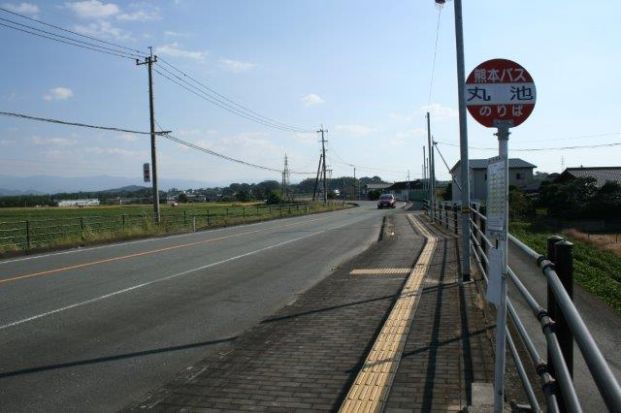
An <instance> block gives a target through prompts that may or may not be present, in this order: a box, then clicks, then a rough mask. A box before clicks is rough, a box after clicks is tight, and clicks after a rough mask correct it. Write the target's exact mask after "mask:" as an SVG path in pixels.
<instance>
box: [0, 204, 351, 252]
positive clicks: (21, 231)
mask: <svg viewBox="0 0 621 413" xmlns="http://www.w3.org/2000/svg"><path fill="white" fill-rule="evenodd" d="M341 204H344V202H343V203H341V202H338V204H337V203H335V202H331V203H329V205H328V209H333V208H336V207H337V205H339V206H340V205H341ZM324 209H326V208H325V207H324V206H323V205H321V204H318V203H304V204H300V203H296V204H274V205H265V204H258V205H253V206H243V207H239V206H238V207H216V208H212V209H206V210H205V211H204V212H203V211H191V210H183V211H179V212H176V213H169V214H163V215H162V216H161V219H160V223H159V224H156V223H154V221H153V216H152V215H151V214H146V213H145V214H120V215H97V216H95V215H83V216H74V217H71V216H65V217H58V218H43V219H27V220H6V221H2V220H1V218H0V255H1V254H2V253H5V252H11V251H24V252H30V251H32V250H37V249H43V248H49V247H55V246H71V245H78V244H81V243H83V242H84V241H86V240H89V239H98V238H106V237H107V238H111V239H113V238H115V237H123V236H131V235H140V234H145V235H147V234H150V233H169V232H182V231H197V230H200V229H206V228H210V227H221V226H227V225H235V224H241V223H250V222H257V221H261V220H264V219H272V218H278V217H288V216H295V215H303V214H308V213H313V212H317V211H320V210H324ZM55 212H56V211H55Z"/></svg>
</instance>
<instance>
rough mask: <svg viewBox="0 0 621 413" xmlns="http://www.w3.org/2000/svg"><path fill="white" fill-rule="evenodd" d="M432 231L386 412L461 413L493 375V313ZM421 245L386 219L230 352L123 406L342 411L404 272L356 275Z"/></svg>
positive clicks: (399, 220) (401, 221) (399, 216)
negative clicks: (346, 258) (371, 240)
mask: <svg viewBox="0 0 621 413" xmlns="http://www.w3.org/2000/svg"><path fill="white" fill-rule="evenodd" d="M428 229H429V231H431V232H433V233H434V234H435V235H436V236H437V237H438V241H439V243H438V248H437V249H436V252H435V254H434V256H433V260H432V263H431V264H432V265H431V268H430V270H429V274H428V275H427V277H426V284H425V287H424V290H423V293H422V296H421V300H420V302H419V304H418V308H417V310H416V313H415V316H414V321H413V323H412V328H411V330H410V335H409V337H408V340H407V342H406V345H405V350H404V353H403V356H402V359H401V362H400V366H399V369H398V371H397V374H396V376H395V379H394V382H393V387H392V389H391V393H390V396H389V399H388V402H387V405H386V411H391V412H406V411H408V412H409V411H446V410H461V409H462V408H464V407H465V406H466V405H467V403H468V402H469V401H470V394H469V391H470V384H471V383H472V382H473V381H484V382H491V381H492V377H493V351H492V341H491V340H490V337H491V336H492V334H493V325H491V326H490V324H489V322H490V320H492V322H493V318H490V315H489V314H487V313H486V311H484V308H485V306H484V302H483V301H482V300H481V298H480V295H479V293H478V288H477V284H476V283H468V284H465V285H464V286H460V285H459V284H458V283H457V275H458V256H457V250H456V243H455V239H454V238H453V236H451V235H444V234H443V233H442V232H440V231H437V230H434V229H433V228H432V227H430V226H428ZM423 245H424V239H423V238H422V237H421V236H420V235H418V234H417V233H415V231H414V230H413V229H412V227H411V226H410V224H409V222H408V221H407V218H406V216H405V214H403V213H396V214H394V215H388V216H387V217H386V221H385V225H384V228H383V236H382V239H381V241H380V242H378V243H377V244H375V245H374V246H372V247H371V248H370V249H369V250H367V251H366V252H364V253H362V254H361V255H359V256H358V257H356V258H354V259H353V260H351V261H350V262H348V263H347V264H344V265H342V266H341V267H339V268H338V269H337V270H336V271H335V272H334V273H333V274H332V275H330V276H329V277H327V278H326V279H324V280H323V281H321V282H320V283H318V284H317V285H316V286H315V287H313V288H311V289H310V290H308V291H307V292H306V293H304V294H302V295H301V296H300V297H299V299H298V300H297V301H296V302H295V303H294V304H292V305H290V306H287V307H285V308H283V309H282V310H280V311H279V312H277V313H276V314H275V315H274V316H272V317H271V318H269V319H267V320H264V321H263V322H262V323H261V324H260V325H258V326H256V327H255V328H253V329H251V330H249V331H248V332H246V333H244V334H243V335H242V336H241V337H240V338H239V339H238V340H236V341H235V342H233V343H232V344H231V345H230V349H229V350H228V351H227V352H225V353H221V354H220V355H219V356H214V357H211V358H207V359H205V360H203V361H202V362H200V363H199V364H197V365H195V366H193V367H192V369H191V370H190V371H191V373H190V374H187V373H186V374H183V375H180V376H179V377H178V378H177V379H176V380H174V381H173V382H171V383H169V384H168V385H166V386H164V387H162V388H160V389H158V390H156V391H154V392H153V393H151V394H150V395H148V396H147V397H146V398H145V399H144V400H143V401H142V402H140V403H136V404H134V405H133V406H130V407H128V409H127V410H134V411H135V410H146V409H150V410H154V411H184V412H192V411H196V412H198V411H200V412H220V411H222V412H225V411H227V412H228V411H270V412H290V411H296V412H297V411H300V412H303V411H313V412H317V411H335V410H338V408H339V407H340V405H341V403H342V401H343V399H344V397H345V395H346V394H347V392H348V390H349V388H350V386H351V384H352V382H353V380H354V379H355V377H356V375H357V373H358V371H359V370H360V368H361V366H362V364H363V362H364V360H365V358H366V356H367V353H368V352H369V350H370V348H371V347H372V346H373V343H374V341H375V338H376V336H377V334H378V332H379V330H380V329H381V327H382V325H383V322H384V320H385V319H386V317H387V315H388V313H389V312H390V310H391V308H392V305H393V304H394V301H395V299H396V297H397V296H398V294H399V292H400V290H401V288H402V286H403V282H404V280H405V278H406V276H407V274H390V275H386V274H383V275H351V274H350V272H351V271H352V270H353V269H365V268H367V269H368V268H387V267H393V268H404V267H407V268H411V267H412V266H413V264H414V263H415V262H416V259H417V257H418V255H419V253H420V251H421V249H422V247H423ZM509 368H510V367H509ZM508 394H509V395H510V396H511V392H510V391H508Z"/></svg>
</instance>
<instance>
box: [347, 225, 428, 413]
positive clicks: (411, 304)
mask: <svg viewBox="0 0 621 413" xmlns="http://www.w3.org/2000/svg"><path fill="white" fill-rule="evenodd" d="M408 219H409V220H410V222H411V223H412V225H414V227H415V228H416V230H417V231H418V232H420V234H421V235H423V236H424V237H426V238H427V243H426V244H425V247H424V248H423V251H422V252H421V254H420V257H419V258H418V261H417V262H416V265H415V266H414V269H413V270H412V271H411V272H410V275H409V276H408V279H407V281H406V282H405V286H404V287H403V289H402V290H401V293H400V294H399V298H398V299H397V302H396V303H395V305H394V306H393V309H392V311H391V312H390V314H389V315H388V319H387V320H386V322H385V323H384V325H383V326H382V330H381V331H380V333H379V335H378V337H377V339H376V340H375V343H374V344H373V348H371V351H370V352H369V355H368V356H367V359H366V360H365V362H364V365H363V366H362V369H361V370H360V372H359V373H358V376H357V377H356V380H354V384H353V385H352V387H351V388H350V389H349V393H348V394H347V397H346V398H345V401H344V402H343V404H342V405H341V408H340V409H339V411H340V412H344V413H345V412H346V413H350V412H351V413H375V412H381V411H382V408H383V406H384V403H385V402H386V399H387V398H388V394H389V390H390V386H391V384H392V380H393V378H394V376H395V373H396V372H397V368H398V367H399V360H400V359H401V354H402V353H403V347H404V346H405V340H406V339H407V336H408V333H409V330H410V325H411V322H412V318H413V317H414V310H415V309H416V304H417V302H418V298H419V296H420V291H421V286H422V283H423V280H424V278H425V275H426V274H427V269H428V268H429V264H430V263H431V257H432V255H433V252H434V250H435V248H436V243H437V240H436V238H435V237H434V236H433V235H431V234H430V233H429V232H428V231H427V230H426V229H425V228H424V227H423V226H422V225H421V224H420V222H419V221H418V220H417V219H416V218H415V217H413V216H412V215H408ZM388 270H404V269H403V268H371V269H357V270H353V271H352V272H351V274H357V275H360V274H388V273H387V272H384V271H388ZM356 271H359V272H357V273H355V272H356ZM364 271H367V272H364ZM373 271H376V272H373ZM407 271H408V272H409V271H410V270H409V269H407ZM392 274H397V273H396V272H395V273H392ZM401 274H403V273H401Z"/></svg>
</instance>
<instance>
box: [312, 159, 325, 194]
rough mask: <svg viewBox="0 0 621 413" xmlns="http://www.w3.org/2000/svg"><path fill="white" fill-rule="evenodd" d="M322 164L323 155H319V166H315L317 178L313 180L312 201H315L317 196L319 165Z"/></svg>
mask: <svg viewBox="0 0 621 413" xmlns="http://www.w3.org/2000/svg"><path fill="white" fill-rule="evenodd" d="M322 162H323V155H321V154H319V164H318V165H317V177H316V178H315V187H314V189H313V201H315V198H316V195H317V189H318V186H319V177H320V176H321V175H320V174H321V164H322Z"/></svg>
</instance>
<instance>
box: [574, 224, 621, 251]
mask: <svg viewBox="0 0 621 413" xmlns="http://www.w3.org/2000/svg"><path fill="white" fill-rule="evenodd" d="M563 234H564V235H567V236H568V237H571V238H573V239H577V240H580V241H582V242H584V243H587V244H591V245H594V246H596V247H598V248H600V249H603V250H606V251H610V252H613V253H615V254H617V255H618V256H620V257H621V236H619V234H618V233H617V234H591V233H587V232H583V231H580V230H578V229H576V228H570V229H565V230H563Z"/></svg>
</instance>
